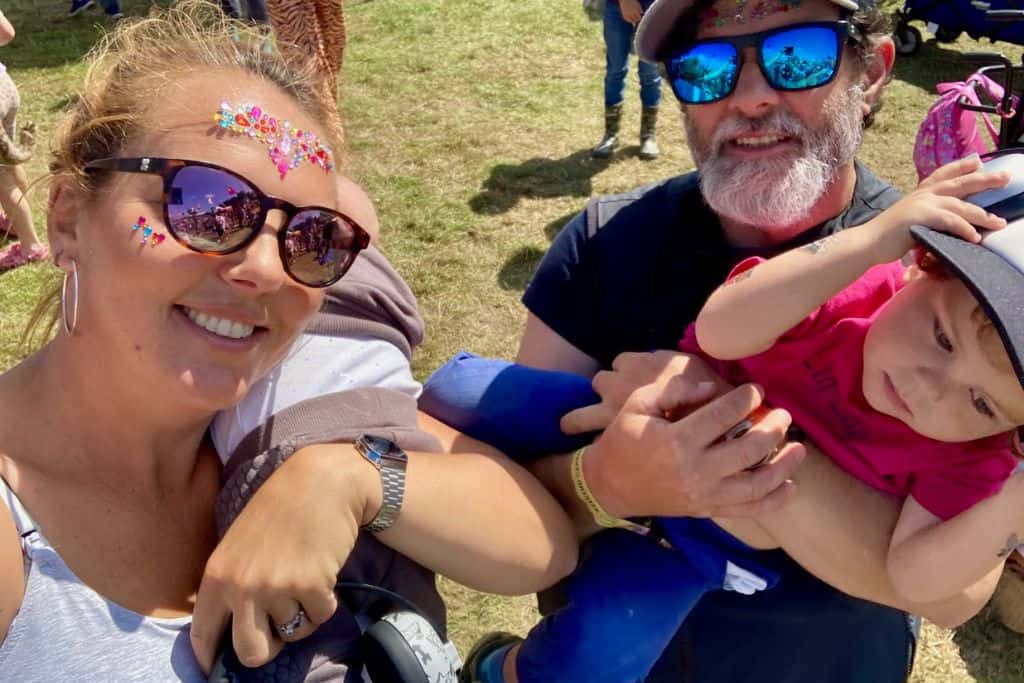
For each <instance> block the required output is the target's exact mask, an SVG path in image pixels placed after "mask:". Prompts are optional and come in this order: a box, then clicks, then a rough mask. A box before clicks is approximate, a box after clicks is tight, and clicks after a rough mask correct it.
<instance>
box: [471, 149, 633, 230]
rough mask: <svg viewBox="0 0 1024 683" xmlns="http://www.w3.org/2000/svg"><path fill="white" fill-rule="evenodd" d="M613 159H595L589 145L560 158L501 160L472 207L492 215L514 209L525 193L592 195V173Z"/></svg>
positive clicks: (543, 196)
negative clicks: (505, 161) (511, 162)
mask: <svg viewBox="0 0 1024 683" xmlns="http://www.w3.org/2000/svg"><path fill="white" fill-rule="evenodd" d="M613 159H614V157H613V158H612V159H594V158H592V157H591V156H590V150H589V149H583V150H580V151H578V152H573V153H572V154H570V155H569V156H567V157H563V158H561V159H543V158H534V159H527V160H526V161H524V162H522V163H521V164H498V165H497V166H495V167H494V168H492V169H491V175H490V177H488V178H487V180H485V181H484V186H483V190H482V191H481V192H480V193H479V194H477V195H476V196H475V197H473V198H472V199H470V200H469V208H470V209H472V210H473V212H474V213H478V214H484V215H490V216H493V215H496V214H500V213H505V212H506V211H509V210H511V209H513V208H514V207H515V206H516V204H518V203H519V200H520V199H522V198H524V197H530V198H538V199H550V198H552V197H589V196H590V194H591V192H592V191H593V183H592V179H593V177H594V176H595V175H597V174H598V173H600V172H601V171H603V170H605V169H606V168H608V166H609V165H610V164H611V163H612V161H613Z"/></svg>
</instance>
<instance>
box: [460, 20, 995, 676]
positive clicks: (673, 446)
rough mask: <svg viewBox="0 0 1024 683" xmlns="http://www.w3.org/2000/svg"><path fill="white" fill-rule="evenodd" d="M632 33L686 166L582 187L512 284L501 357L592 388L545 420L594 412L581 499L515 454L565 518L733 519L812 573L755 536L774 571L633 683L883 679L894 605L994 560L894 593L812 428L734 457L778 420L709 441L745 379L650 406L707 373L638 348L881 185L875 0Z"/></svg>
mask: <svg viewBox="0 0 1024 683" xmlns="http://www.w3.org/2000/svg"><path fill="white" fill-rule="evenodd" d="M851 25H852V27H851ZM791 31H792V32H791ZM711 39H715V42H711V43H708V42H700V41H709V40H711ZM830 41H831V42H830ZM636 47H637V52H638V54H639V55H640V57H641V58H643V59H647V60H649V61H658V62H661V63H662V64H663V65H664V66H665V68H666V72H667V75H668V78H667V81H668V83H669V84H670V85H671V87H672V89H673V92H674V94H675V95H676V97H677V98H678V99H680V100H681V102H682V104H683V107H682V108H683V113H684V119H685V122H686V129H687V138H688V143H689V145H690V148H691V151H692V153H693V157H694V160H695V161H696V163H697V168H698V172H697V173H693V174H688V175H684V176H681V177H678V178H673V179H671V180H669V181H666V182H664V183H662V184H660V185H657V186H655V187H650V188H643V189H641V190H638V191H636V192H635V193H632V194H630V195H626V196H622V197H613V198H604V199H601V200H597V201H595V202H591V204H590V205H589V206H588V208H587V210H586V211H585V212H584V213H582V214H580V215H579V216H577V217H576V218H575V219H573V220H572V221H570V223H569V224H568V225H567V226H566V228H565V229H564V230H563V231H562V233H561V234H560V235H559V236H558V238H557V239H556V240H555V243H554V244H553V245H552V247H551V249H550V251H549V252H548V254H547V256H546V257H545V259H544V261H543V263H542V264H541V266H540V268H539V270H538V272H537V274H536V276H535V278H534V280H533V281H532V282H531V284H530V287H529V288H528V290H527V292H526V294H525V296H524V302H525V304H526V306H527V308H528V309H529V316H528V319H527V325H526V331H525V333H524V336H523V339H522V343H521V346H520V350H519V354H518V358H517V360H518V361H519V362H521V363H524V364H526V365H532V366H535V367H540V368H548V369H557V370H565V371H570V372H576V373H581V374H584V375H587V376H594V375H595V374H596V377H595V381H594V387H595V389H596V390H597V391H598V393H599V394H601V395H602V398H603V399H604V403H603V404H601V405H599V406H597V407H594V408H587V409H583V410H581V411H577V412H576V413H574V414H570V415H569V416H567V417H566V419H564V420H563V428H565V429H566V431H588V430H593V429H601V428H605V427H607V429H606V431H605V432H604V434H603V435H602V436H601V437H600V438H598V439H597V440H596V441H595V442H594V444H593V445H592V446H590V447H589V448H588V449H587V450H586V452H585V456H586V457H585V458H583V459H582V462H583V476H582V478H583V479H584V480H585V482H586V483H587V484H588V485H589V489H590V491H591V492H592V497H591V498H590V500H589V501H588V502H589V504H584V502H583V501H582V500H581V498H580V496H578V495H577V493H576V489H575V488H574V484H573V479H572V475H571V473H570V467H569V462H570V459H569V458H568V457H566V456H553V457H551V458H548V459H546V460H543V461H541V462H540V463H539V464H538V465H537V466H535V468H534V471H535V473H536V474H537V475H538V476H539V477H540V478H541V479H542V480H544V481H545V483H546V484H547V485H548V486H549V488H551V490H552V491H554V492H555V493H556V494H557V495H559V497H560V499H561V500H562V502H563V504H565V505H566V507H567V509H569V510H570V512H572V514H573V515H574V517H575V518H576V519H577V520H579V521H580V522H581V527H582V528H583V530H584V533H586V532H592V531H593V530H594V529H595V528H596V525H595V524H594V520H595V519H599V520H600V521H601V522H602V523H603V524H604V525H606V526H610V525H613V524H615V523H616V522H615V519H614V518H624V517H640V516H650V515H658V516H696V517H706V516H712V515H715V516H733V517H737V516H738V517H742V516H752V515H753V516H757V518H758V521H759V522H760V523H762V524H764V525H766V526H768V527H769V528H770V530H771V532H772V534H773V535H774V536H775V537H776V538H777V539H778V540H780V541H781V542H782V545H783V546H784V547H790V544H789V543H787V542H786V541H787V539H794V543H793V545H795V546H799V548H800V552H799V553H798V554H799V557H796V559H797V560H799V561H800V562H801V564H803V565H804V566H808V567H811V568H812V569H813V570H814V572H815V573H816V574H817V575H818V576H820V577H821V578H823V579H825V580H826V581H828V584H826V583H823V582H822V581H819V580H817V579H816V578H814V577H812V576H811V575H810V574H809V573H807V572H806V571H805V570H804V569H802V568H801V567H800V566H799V565H797V564H796V562H794V561H793V560H792V559H790V558H789V557H788V556H786V555H785V554H783V553H781V552H777V551H772V552H768V553H764V554H763V555H762V557H763V559H764V562H765V564H766V565H769V566H771V567H773V568H775V569H777V570H778V571H779V572H780V573H781V575H782V580H781V581H780V582H779V584H778V585H777V586H776V587H775V588H772V589H771V590H767V591H762V592H760V593H758V594H756V595H753V596H748V595H737V594H735V593H729V592H724V591H723V592H718V593H712V594H710V595H708V596H707V597H705V598H704V599H703V601H702V602H701V603H700V605H699V606H698V608H697V609H696V610H695V611H694V612H693V613H692V614H691V616H690V618H689V620H688V621H687V623H686V624H685V626H684V628H683V629H682V631H681V632H680V633H679V635H678V636H677V638H676V642H675V643H673V645H672V646H670V647H669V649H668V650H666V652H665V654H664V655H663V657H662V660H661V661H660V662H659V664H658V665H657V666H656V667H655V669H654V671H653V672H652V673H651V675H650V677H649V678H648V681H649V682H655V683H662V682H665V683H667V682H669V681H673V682H676V683H678V682H680V681H686V683H693V682H699V683H725V682H730V681H743V682H749V683H754V682H758V683H760V682H769V681H770V682H772V683H777V682H780V681H782V682H800V683H811V682H812V681H813V682H814V683H818V682H820V681H830V682H833V681H837V682H847V681H848V682H850V683H854V682H858V683H859V682H861V681H865V682H867V681H869V682H871V683H879V682H885V681H903V680H905V678H906V675H907V672H908V668H909V664H910V662H911V660H912V652H913V650H912V640H913V639H912V635H911V630H910V628H909V625H908V624H909V621H908V617H907V615H906V614H905V613H904V612H903V611H900V610H907V611H912V612H913V613H916V614H923V615H925V616H927V617H929V618H930V619H931V620H933V621H935V622H937V623H940V624H946V625H952V624H957V623H960V622H962V621H963V620H965V619H967V618H968V617H969V616H971V615H972V614H974V613H975V612H976V611H977V610H978V609H980V607H981V605H982V604H984V601H985V600H986V599H987V597H988V595H989V594H990V593H991V590H992V589H993V587H994V581H995V578H997V577H989V579H988V580H987V581H986V582H983V584H984V585H978V586H975V587H972V589H971V590H970V591H966V592H965V594H964V595H961V596H957V597H956V598H955V599H951V600H948V601H945V602H943V603H941V604H935V605H910V604H907V603H906V602H904V601H901V600H900V599H899V598H898V597H897V596H896V595H895V593H894V591H893V590H892V588H891V586H890V585H889V582H888V578H887V575H886V572H885V566H884V557H885V550H886V548H887V543H888V540H889V536H890V534H891V531H892V528H893V525H894V523H895V520H896V516H897V509H898V503H897V501H894V500H891V499H888V498H886V497H884V496H883V495H881V494H879V493H877V492H875V491H871V490H869V489H867V487H866V485H864V484H862V483H861V482H859V481H856V480H854V479H853V478H852V477H851V476H849V475H847V474H846V473H844V472H841V471H840V470H838V469H837V468H836V467H835V466H834V465H833V464H831V462H829V461H828V460H827V459H826V458H825V457H824V456H822V455H821V454H820V453H818V452H816V451H815V449H814V448H813V445H807V457H806V460H804V452H803V447H802V446H800V445H797V444H788V445H786V446H785V447H783V448H782V450H781V451H780V455H779V456H778V457H777V458H776V459H775V460H774V461H773V462H771V463H770V464H768V465H767V466H765V467H762V468H760V469H756V470H753V471H747V470H746V469H745V468H747V467H748V466H749V465H752V464H755V463H758V462H759V461H760V460H761V459H762V458H763V457H764V455H765V454H766V453H769V452H770V451H772V449H773V448H774V447H775V445H776V444H777V443H779V441H781V440H782V439H783V434H784V432H785V429H786V427H787V426H788V424H787V420H785V419H784V418H779V417H778V416H777V415H776V414H775V413H776V412H777V411H773V412H772V413H769V417H767V418H765V419H764V420H762V421H761V422H759V423H758V424H756V425H755V426H754V427H753V428H752V429H751V430H750V431H749V432H748V433H747V434H746V435H745V436H743V437H741V438H739V439H737V440H735V441H733V442H730V443H729V444H724V445H723V444H720V443H718V441H719V438H720V437H721V435H723V434H724V433H725V432H727V431H728V430H729V429H730V427H731V426H733V425H735V424H737V423H738V422H740V421H741V420H742V419H744V417H745V416H746V415H748V414H749V413H750V412H751V411H752V410H753V409H754V408H755V407H756V406H757V405H758V404H759V403H760V394H759V392H757V391H756V390H755V389H754V388H752V387H750V386H745V387H739V388H737V389H734V390H732V391H728V392H727V393H725V394H724V395H723V396H721V397H720V398H717V399H716V400H714V401H712V402H711V403H709V404H708V405H706V406H704V407H701V408H698V409H697V410H694V411H693V412H691V413H690V414H689V415H687V416H685V417H683V418H681V419H679V420H678V421H675V422H671V421H669V420H666V419H665V415H668V414H671V413H673V412H676V409H677V408H679V407H681V406H683V405H685V404H691V405H699V404H700V403H701V402H704V401H707V400H708V399H709V398H710V397H711V396H712V395H713V394H712V390H711V387H713V386H714V385H713V384H712V382H715V381H717V380H716V378H712V377H710V376H709V373H708V371H707V369H706V368H705V367H703V366H702V365H701V364H699V363H698V362H697V361H695V360H693V359H689V358H686V357H684V356H681V355H679V354H672V353H668V352H659V353H655V354H651V353H646V352H649V351H651V350H654V349H675V348H676V344H677V342H678V340H679V339H680V337H681V336H682V334H683V330H684V329H685V327H686V326H687V324H689V323H690V322H692V321H693V319H694V318H695V316H696V314H697V312H698V311H699V310H700V308H701V307H702V306H703V304H704V301H705V299H706V297H707V296H708V295H710V293H711V292H712V291H713V290H714V288H715V287H717V286H718V285H719V284H721V282H722V281H723V280H724V279H725V276H726V274H727V273H728V272H729V270H730V268H731V266H732V265H734V264H735V263H736V262H738V261H739V260H741V259H742V258H743V257H745V256H748V255H753V254H760V255H769V254H774V253H776V252H778V251H781V250H785V249H788V248H790V247H792V246H794V245H796V244H801V243H809V242H812V241H814V240H817V239H819V238H821V237H823V236H825V235H827V234H830V233H832V232H834V231H836V230H840V229H843V228H845V227H849V226H851V225H857V224H860V223H863V222H865V221H867V220H868V219H870V218H871V217H873V216H874V215H876V214H877V213H878V212H879V211H881V210H882V209H884V208H885V207H887V206H889V205H891V204H892V203H893V202H894V201H896V199H898V196H899V195H898V192H896V191H895V189H894V188H892V187H891V186H889V185H887V184H885V183H882V182H881V181H879V180H878V179H877V178H875V176H874V175H873V174H871V172H870V171H868V170H867V169H866V168H864V167H863V166H861V165H860V164H858V163H857V162H855V160H854V155H855V153H856V150H857V148H858V146H859V144H860V140H861V133H862V129H863V127H864V125H865V124H867V123H869V122H870V120H871V118H872V117H873V114H874V112H875V111H876V110H877V108H878V106H880V102H881V96H882V90H883V87H884V84H885V82H886V80H887V78H888V76H889V74H890V71H891V68H892V63H893V59H894V48H893V44H892V41H891V39H890V38H889V37H888V32H887V31H886V29H885V20H884V16H883V15H882V14H881V12H880V11H878V9H877V8H876V7H875V3H874V0H763V1H761V0H759V1H757V2H754V1H751V2H745V1H739V2H737V0H723V1H721V2H699V1H698V2H695V1H694V0H657V2H655V3H654V5H653V6H652V7H651V8H650V9H649V10H648V11H647V13H646V14H645V16H644V19H643V21H642V22H641V24H640V27H639V30H638V34H637V45H636ZM759 52H760V54H759ZM811 62H813V64H811ZM762 65H763V66H762ZM768 65H774V68H772V67H769V66H768ZM809 67H810V68H809ZM623 352H634V353H625V354H623ZM635 352H643V353H635ZM602 370H603V371H602ZM599 371H601V372H599ZM669 378H671V379H669ZM649 382H654V383H653V384H651V385H650V386H644V387H642V388H641V389H639V390H637V391H635V392H633V393H632V395H629V393H630V391H632V389H633V388H635V387H636V386H639V385H642V384H647V383H649ZM719 391H721V390H719ZM627 395H629V398H628V400H627V399H626V398H625V397H626V396H627ZM619 406H622V408H621V410H620V409H619ZM612 417H614V420H613V421H612V420H611V418H612ZM673 417H675V415H673ZM609 422H611V424H610V425H609ZM802 460H803V462H802V464H801V461H802ZM797 465H800V468H799V470H798V471H797V470H796V466H797ZM794 472H795V474H794ZM790 477H792V479H793V481H790V480H789V479H790ZM783 503H786V504H785V505H783ZM588 521H589V524H588V523H587V522H588ZM795 539H798V540H799V542H798V543H797V542H796V541H795ZM584 552H586V550H585V549H584ZM829 584H831V585H829ZM832 586H838V587H840V588H841V589H842V590H843V591H845V592H846V593H849V594H850V595H847V594H845V593H842V592H840V591H838V590H836V589H835V588H833V587H832ZM608 590H610V591H611V590H619V591H622V590H627V591H628V590H629V587H628V586H609V587H608ZM851 595H853V596H858V597H856V598H855V597H850V596H851ZM860 598H864V599H860ZM868 600H871V601H873V602H868ZM875 603H883V604H888V605H892V606H895V607H898V608H899V609H893V608H891V607H883V606H881V605H879V604H875ZM480 645H481V646H482V647H478V648H476V649H475V651H474V653H472V654H471V656H470V658H469V661H468V662H467V667H468V668H470V669H472V672H473V675H475V674H476V672H479V671H482V670H483V669H487V668H488V666H487V664H490V670H491V671H494V669H495V666H494V663H495V660H496V659H497V657H492V656H491V655H492V654H500V655H508V654H509V653H510V652H511V655H512V656H504V658H503V660H502V661H503V662H504V667H503V670H504V673H505V674H506V679H509V678H510V677H509V676H508V674H509V673H510V672H511V671H512V669H513V667H511V666H510V662H511V661H513V660H514V656H515V654H516V652H517V646H515V645H514V644H511V643H509V642H508V640H507V639H506V640H505V641H504V642H503V641H502V640H500V639H493V640H491V641H490V642H488V643H481V644H480ZM608 647H609V649H610V650H613V649H614V647H615V643H614V642H609V643H608ZM597 656H599V654H597V653H595V657H597ZM478 664H479V665H483V666H480V667H478V666H477V665H478ZM479 680H483V678H480V679H479ZM492 680H493V679H492Z"/></svg>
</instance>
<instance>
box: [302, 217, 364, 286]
mask: <svg viewBox="0 0 1024 683" xmlns="http://www.w3.org/2000/svg"><path fill="white" fill-rule="evenodd" d="M354 239H355V230H354V229H353V228H352V226H351V225H350V224H349V223H348V222H347V221H345V220H344V219H343V218H342V217H341V216H337V215H334V214H331V213H327V212H323V211H315V210H311V211H301V212H299V213H298V214H296V215H295V217H294V218H293V219H292V220H291V222H290V223H289V224H288V227H287V232H286V233H285V236H284V244H285V253H287V255H288V257H287V266H288V270H289V271H290V272H291V273H292V275H294V276H295V278H296V279H297V280H299V281H300V282H303V283H305V284H307V285H311V286H320V285H323V284H324V283H328V282H332V281H334V280H336V279H337V278H339V277H340V276H341V275H343V274H344V273H345V271H346V270H348V267H349V266H350V265H351V262H352V259H354V258H355V253H354V252H353V249H352V246H353V241H354Z"/></svg>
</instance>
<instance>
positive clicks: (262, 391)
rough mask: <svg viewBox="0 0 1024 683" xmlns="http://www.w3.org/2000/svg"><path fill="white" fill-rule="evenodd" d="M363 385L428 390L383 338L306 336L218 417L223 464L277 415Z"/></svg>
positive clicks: (412, 392)
mask: <svg viewBox="0 0 1024 683" xmlns="http://www.w3.org/2000/svg"><path fill="white" fill-rule="evenodd" d="M359 387H380V388H382V389H393V390H395V391H401V392H403V393H405V394H408V395H409V396H412V397H413V398H419V395H420V392H421V391H422V388H423V387H422V386H421V385H420V383H419V382H417V381H416V380H415V379H414V378H413V376H412V369H411V368H410V367H409V360H408V359H407V358H406V357H405V354H404V353H402V351H401V350H400V349H399V348H398V347H396V346H395V345H394V344H392V343H390V342H387V341H384V340H382V339H380V338H378V337H369V336H355V335H353V336H343V337H328V336H322V335H317V334H303V335H301V336H300V337H299V338H298V339H296V340H295V343H294V344H293V345H292V348H291V351H289V352H288V355H287V357H286V358H285V359H284V361H282V362H281V364H280V365H278V366H277V367H276V368H274V370H273V371H271V373H270V374H269V375H267V376H266V377H264V378H263V379H262V380H260V381H259V382H257V383H256V384H254V385H253V386H252V388H251V389H250V390H249V393H248V394H246V396H245V398H244V399H242V401H241V402H240V403H239V404H238V405H236V406H235V407H234V408H229V409H227V410H223V411H221V412H219V413H217V417H216V418H214V420H213V424H212V425H211V427H210V432H211V434H212V436H213V443H214V446H216V448H217V453H218V454H219V455H220V459H221V462H227V460H228V457H230V455H231V454H232V453H233V452H234V450H235V448H237V447H238V444H239V443H241V441H242V439H243V438H245V436H246V435H247V434H248V433H249V432H251V431H252V430H254V429H256V427H258V426H259V425H260V424H262V423H263V422H264V421H266V419H267V418H268V417H270V416H271V415H273V414H274V413H277V412H280V411H282V410H284V409H285V408H288V407H290V406H293V405H295V404H296V403H299V402H301V401H305V400H306V399H310V398H314V397H316V396H323V395H324V394H333V393H336V392H339V391H345V390H346V389H355V388H359Z"/></svg>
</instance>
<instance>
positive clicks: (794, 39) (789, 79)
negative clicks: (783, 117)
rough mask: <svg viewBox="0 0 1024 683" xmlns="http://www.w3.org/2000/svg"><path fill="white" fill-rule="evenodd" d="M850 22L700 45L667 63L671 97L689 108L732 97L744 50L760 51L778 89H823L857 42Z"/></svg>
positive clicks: (766, 73) (761, 60) (782, 29)
mask: <svg viewBox="0 0 1024 683" xmlns="http://www.w3.org/2000/svg"><path fill="white" fill-rule="evenodd" d="M858 35H859V34H858V32H857V29H856V27H855V26H854V25H853V24H852V23H850V22H849V21H842V20H841V21H818V22H811V23H806V24H793V25H790V26H783V27H780V28H775V29H772V30H770V31H762V32H760V33H748V34H746V35H742V36H729V37H723V38H709V39H707V40H698V41H697V42H694V43H690V44H689V45H687V46H685V47H683V48H682V49H680V50H679V51H678V52H676V53H674V54H673V55H672V56H670V57H669V58H668V59H667V60H666V61H665V70H666V72H667V75H668V80H669V82H670V83H671V85H672V92H673V93H675V96H676V97H677V98H679V100H680V101H681V102H683V103H684V104H708V103H710V102H717V101H718V100H721V99H724V98H726V97H728V96H729V95H731V94H732V91H733V90H735V89H736V82H737V81H738V80H739V75H740V68H741V67H742V60H741V58H740V55H741V54H742V51H743V48H745V47H747V46H748V45H752V46H754V47H755V48H757V63H758V65H759V66H760V67H761V73H762V74H764V78H765V80H766V81H768V84H769V85H771V86H772V87H773V88H775V89H776V90H785V91H796V90H808V89H810V88H820V87H821V86H823V85H825V84H826V83H829V82H830V81H831V80H832V79H833V78H835V77H836V73H837V72H838V71H839V63H840V61H841V59H842V55H843V46H844V45H846V41H847V40H848V39H850V38H857V37H858Z"/></svg>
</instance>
